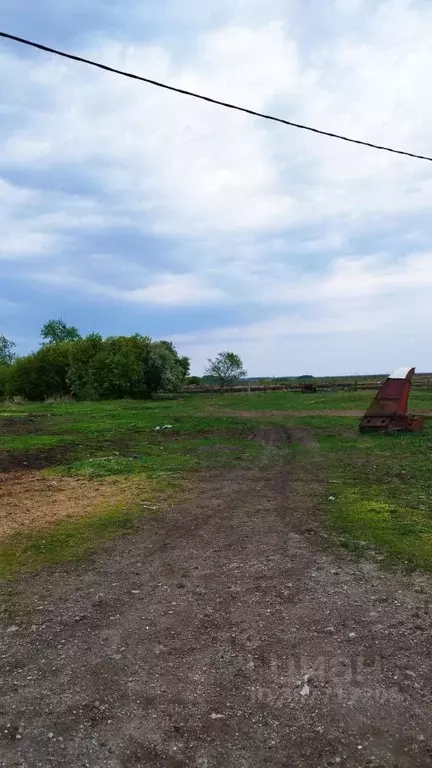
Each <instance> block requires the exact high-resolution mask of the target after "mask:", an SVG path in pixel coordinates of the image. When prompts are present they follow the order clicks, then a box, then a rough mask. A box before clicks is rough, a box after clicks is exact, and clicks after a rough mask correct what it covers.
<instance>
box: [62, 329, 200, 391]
mask: <svg viewBox="0 0 432 768" xmlns="http://www.w3.org/2000/svg"><path fill="white" fill-rule="evenodd" d="M187 363H188V365H189V361H187ZM188 365H187V366H186V361H185V359H184V358H181V357H179V355H178V354H177V352H176V350H175V348H174V346H173V345H172V344H171V343H170V342H166V341H159V342H154V341H152V340H151V339H150V338H149V337H148V336H140V335H138V334H136V335H134V336H112V337H109V338H107V339H103V338H102V337H101V336H100V335H99V334H91V335H90V336H87V337H86V338H84V339H81V340H80V341H78V342H77V343H74V344H73V345H71V350H70V370H69V375H68V381H69V383H70V386H71V389H72V392H73V393H74V394H75V395H76V397H77V398H79V399H80V400H88V399H90V400H107V399H117V398H124V397H131V398H148V397H151V396H152V395H153V394H155V393H156V392H160V391H164V392H175V391H177V390H178V389H180V387H181V385H182V383H183V380H184V378H185V370H186V368H188Z"/></svg>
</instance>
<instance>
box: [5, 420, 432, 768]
mask: <svg viewBox="0 0 432 768" xmlns="http://www.w3.org/2000/svg"><path fill="white" fill-rule="evenodd" d="M263 440H264V442H266V443H267V444H268V449H267V450H266V452H265V456H264V460H263V465H262V466H261V467H260V468H258V469H257V468H254V469H252V468H247V467H244V468H243V467H240V466H239V467H238V468H236V469H233V470H230V471H229V472H228V473H226V474H218V475H213V476H211V477H208V478H207V479H206V480H205V482H204V481H203V483H202V487H201V491H200V495H199V497H198V498H197V499H196V501H195V503H194V504H193V505H192V504H190V503H189V504H187V503H185V504H183V505H179V506H178V507H177V508H176V509H174V510H172V511H171V512H170V513H168V514H166V515H164V516H162V515H161V516H160V517H153V518H151V519H148V520H146V521H144V522H143V523H142V526H141V528H140V529H139V531H138V532H137V533H136V534H135V535H133V536H129V537H125V538H123V539H119V540H117V541H115V542H114V543H113V544H111V545H110V546H109V547H106V548H104V549H103V550H101V551H100V552H99V553H98V554H97V555H96V556H95V557H94V558H92V559H91V560H88V561H87V562H86V563H83V564H80V565H71V566H64V567H59V568H56V569H51V570H46V571H44V572H41V573H39V574H38V575H35V576H28V577H25V578H23V579H21V580H20V581H18V582H16V583H15V584H14V585H13V586H10V587H5V588H4V590H3V601H2V602H3V616H2V619H1V626H0V645H1V653H0V656H1V660H0V661H1V665H2V667H1V679H2V696H1V700H0V765H1V766H4V767H5V768H9V766H22V767H23V768H24V767H27V766H28V768H35V767H36V766H42V767H43V768H45V767H46V766H59V768H60V767H62V766H68V768H78V767H80V768H81V767H83V766H90V767H91V768H133V767H134V766H149V767H150V766H151V767H152V768H159V767H162V766H167V767H170V768H182V767H183V766H195V767H196V768H261V766H286V767H287V768H288V767H290V768H291V766H301V767H304V768H306V767H307V768H312V766H313V767H314V768H315V767H316V766H333V765H341V766H371V767H372V766H375V767H376V768H378V766H382V767H383V768H384V767H386V768H387V766H389V767H390V766H391V767H392V768H396V766H397V767H398V768H405V766H422V768H424V767H425V766H430V765H432V726H431V656H432V652H431V638H430V628H431V618H430V612H429V611H430V595H431V580H430V578H429V577H427V576H420V575H417V576H403V575H395V574H389V573H383V572H380V571H379V570H378V569H377V568H376V567H375V566H374V565H371V564H366V563H363V564H361V563H358V562H356V561H354V560H352V559H351V558H350V556H348V555H344V554H337V553H336V554H335V553H334V552H333V553H332V552H331V551H330V549H329V547H328V540H327V539H326V537H325V534H324V533H322V521H321V517H320V513H319V512H318V511H317V510H318V504H317V499H318V495H319V488H318V487H317V486H316V484H314V483H311V480H310V478H309V477H308V466H307V462H305V464H304V466H303V467H301V466H299V464H298V462H296V465H295V466H294V467H292V468H290V467H289V466H286V465H281V464H280V463H279V462H278V461H277V452H276V449H275V448H274V447H273V443H274V442H275V440H274V435H272V434H270V433H269V431H268V430H267V432H263ZM311 450H313V448H311Z"/></svg>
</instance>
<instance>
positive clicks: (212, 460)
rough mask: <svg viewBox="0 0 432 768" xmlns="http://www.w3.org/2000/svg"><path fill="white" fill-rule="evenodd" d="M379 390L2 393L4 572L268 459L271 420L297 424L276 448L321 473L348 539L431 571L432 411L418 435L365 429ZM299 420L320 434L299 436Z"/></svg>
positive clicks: (417, 403)
mask: <svg viewBox="0 0 432 768" xmlns="http://www.w3.org/2000/svg"><path fill="white" fill-rule="evenodd" d="M370 399H371V394H370V393H368V392H353V393H345V392H337V393H333V392H328V393H322V394H315V395H301V394H300V393H297V392H274V393H256V394H250V395H248V394H244V395H243V394H233V395H223V396H219V395H211V396H207V395H195V396H193V395H191V396H185V397H181V398H177V399H175V398H173V399H170V398H161V399H155V400H153V401H149V402H136V401H121V402H107V403H76V404H71V403H59V404H40V405H39V404H36V405H34V404H26V405H19V406H18V405H7V404H0V510H1V511H0V575H1V576H3V577H10V576H11V575H13V574H14V573H16V572H18V571H20V570H31V569H34V568H37V567H40V566H41V565H44V564H52V563H56V562H61V561H63V560H68V559H74V558H80V557H82V556H83V555H85V554H86V553H87V552H89V551H91V550H93V549H94V548H95V547H96V546H97V545H98V544H99V543H101V542H102V541H104V540H107V539H110V538H112V537H113V536H115V535H118V534H119V533H124V532H128V531H130V530H131V529H133V528H134V526H135V525H137V524H139V520H140V518H141V517H142V516H143V515H148V514H163V511H164V509H165V508H166V507H167V506H168V505H171V504H172V503H174V502H175V501H176V500H177V499H179V498H181V499H183V500H184V499H185V498H186V499H187V498H188V497H190V498H193V495H194V494H196V493H199V485H200V479H201V478H202V477H203V475H206V474H208V473H209V472H217V471H221V470H226V471H227V472H229V471H231V470H232V469H233V468H235V467H244V468H245V470H246V469H247V468H250V467H262V471H263V472H264V471H266V470H265V462H264V454H265V451H266V446H265V444H264V443H263V442H262V441H260V440H259V439H257V430H258V428H259V427H260V426H261V427H262V426H263V425H274V426H276V427H280V428H281V435H282V429H285V428H289V429H292V434H293V436H294V437H293V439H292V441H291V442H287V441H286V440H282V439H281V441H280V443H278V442H276V444H275V445H274V446H273V451H274V452H275V453H274V454H273V460H277V461H279V462H286V463H287V465H290V466H292V465H295V466H296V468H297V469H296V471H297V473H298V474H300V475H301V476H302V477H303V478H304V481H305V485H306V486H307V481H308V478H309V477H310V478H312V477H313V478H314V480H315V481H317V482H318V483H319V487H320V492H319V498H318V499H317V502H316V503H318V504H319V505H320V507H321V509H322V519H323V526H326V527H327V528H328V530H329V531H330V532H331V534H332V537H330V538H331V540H332V541H333V543H334V544H335V545H336V546H343V547H346V548H349V549H351V550H354V551H356V552H358V553H359V554H361V555H362V556H372V557H374V558H375V559H378V560H381V561H382V562H383V563H399V564H402V565H403V566H405V567H408V568H417V567H418V568H423V569H426V570H432V474H431V472H430V466H429V465H430V456H431V450H432V421H428V420H427V421H426V425H425V429H424V431H423V432H422V433H420V434H417V435H400V436H392V437H388V436H380V435H372V436H371V435H367V436H361V435H359V433H358V429H357V427H358V416H357V415H356V412H357V411H358V412H361V411H362V410H364V409H365V407H366V406H367V405H368V403H369V401H370ZM410 405H411V409H412V410H414V411H418V412H428V411H432V393H431V394H429V393H428V392H427V391H424V392H413V394H412V396H411V403H410ZM165 425H170V426H169V428H166V429H164V428H163V427H164V426H165ZM296 430H297V431H296ZM298 430H301V432H302V434H303V435H305V434H307V435H308V438H309V439H307V440H301V441H297V440H296V439H295V435H296V434H298ZM275 457H276V459H275ZM220 474H221V478H223V474H222V472H220ZM329 497H333V499H334V500H331V501H329Z"/></svg>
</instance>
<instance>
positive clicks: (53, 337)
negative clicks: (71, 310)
mask: <svg viewBox="0 0 432 768" xmlns="http://www.w3.org/2000/svg"><path fill="white" fill-rule="evenodd" d="M41 337H42V339H43V341H42V344H43V345H46V344H59V343H60V342H62V341H78V340H79V339H80V338H81V334H80V332H79V331H78V328H75V326H74V325H66V323H65V321H64V320H62V318H60V319H59V320H48V322H46V323H45V325H44V326H42V328H41Z"/></svg>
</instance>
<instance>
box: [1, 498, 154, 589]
mask: <svg viewBox="0 0 432 768" xmlns="http://www.w3.org/2000/svg"><path fill="white" fill-rule="evenodd" d="M143 514H148V512H146V513H143V511H142V509H140V508H138V507H130V508H129V509H127V510H125V509H124V508H123V507H121V506H120V507H113V508H111V509H107V510H106V511H105V512H103V513H101V514H98V515H92V516H90V517H82V518H78V519H77V520H71V521H69V520H68V521H63V522H59V523H56V524H55V525H53V526H52V527H50V528H48V529H45V530H38V531H29V532H28V533H17V534H14V535H13V536H11V537H9V539H8V540H7V541H5V542H4V543H3V544H2V545H0V578H3V579H10V578H11V577H12V576H14V575H16V574H17V573H19V572H23V571H33V570H36V569H37V568H41V567H42V566H47V565H55V564H56V563H61V562H67V561H70V560H79V559H81V558H83V557H84V556H85V555H87V554H89V553H90V552H92V551H94V550H95V549H96V548H97V546H98V545H100V544H101V543H102V542H104V541H108V540H110V539H112V538H114V537H115V536H118V535H119V534H123V533H127V532H129V531H131V530H132V529H133V528H134V527H135V524H136V521H137V518H138V516H141V515H143Z"/></svg>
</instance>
